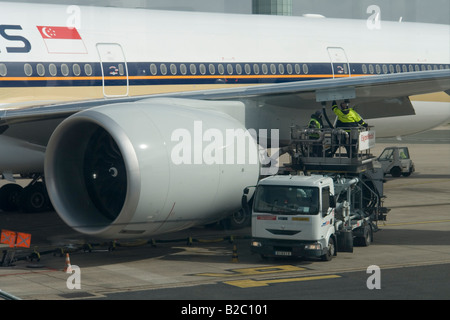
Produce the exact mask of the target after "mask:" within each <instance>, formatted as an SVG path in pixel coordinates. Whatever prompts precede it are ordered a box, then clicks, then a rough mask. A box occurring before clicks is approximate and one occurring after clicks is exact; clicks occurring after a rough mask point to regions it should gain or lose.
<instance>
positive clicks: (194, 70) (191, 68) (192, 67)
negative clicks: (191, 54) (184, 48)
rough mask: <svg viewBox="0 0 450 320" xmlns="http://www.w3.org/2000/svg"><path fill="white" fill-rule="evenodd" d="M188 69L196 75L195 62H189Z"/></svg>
mask: <svg viewBox="0 0 450 320" xmlns="http://www.w3.org/2000/svg"><path fill="white" fill-rule="evenodd" d="M189 71H190V72H191V74H193V75H196V74H197V67H196V66H195V64H193V63H191V64H190V65H189Z"/></svg>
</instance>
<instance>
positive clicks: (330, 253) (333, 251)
mask: <svg viewBox="0 0 450 320" xmlns="http://www.w3.org/2000/svg"><path fill="white" fill-rule="evenodd" d="M327 247H328V250H327V253H325V254H324V255H322V256H321V257H320V258H321V259H322V261H331V260H332V259H333V256H335V255H336V244H335V243H334V238H333V237H330V239H328V246H327Z"/></svg>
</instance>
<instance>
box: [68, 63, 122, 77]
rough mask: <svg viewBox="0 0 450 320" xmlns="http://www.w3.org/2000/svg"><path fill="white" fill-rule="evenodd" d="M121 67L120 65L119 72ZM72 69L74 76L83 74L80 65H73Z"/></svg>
mask: <svg viewBox="0 0 450 320" xmlns="http://www.w3.org/2000/svg"><path fill="white" fill-rule="evenodd" d="M120 66H121V65H119V70H120ZM72 69H73V74H74V75H76V76H79V75H80V74H81V68H80V66H79V65H78V64H76V63H75V64H74V65H73V67H72Z"/></svg>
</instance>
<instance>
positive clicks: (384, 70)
mask: <svg viewBox="0 0 450 320" xmlns="http://www.w3.org/2000/svg"><path fill="white" fill-rule="evenodd" d="M382 68H383V73H385V74H386V73H388V67H387V65H385V64H383V66H382Z"/></svg>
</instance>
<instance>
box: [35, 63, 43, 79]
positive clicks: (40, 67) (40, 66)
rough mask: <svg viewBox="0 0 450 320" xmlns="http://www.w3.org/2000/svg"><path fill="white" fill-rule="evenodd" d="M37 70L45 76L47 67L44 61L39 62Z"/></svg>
mask: <svg viewBox="0 0 450 320" xmlns="http://www.w3.org/2000/svg"><path fill="white" fill-rule="evenodd" d="M36 72H37V74H38V75H40V76H41V77H42V76H45V67H44V65H43V64H42V63H38V65H37V66H36Z"/></svg>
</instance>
